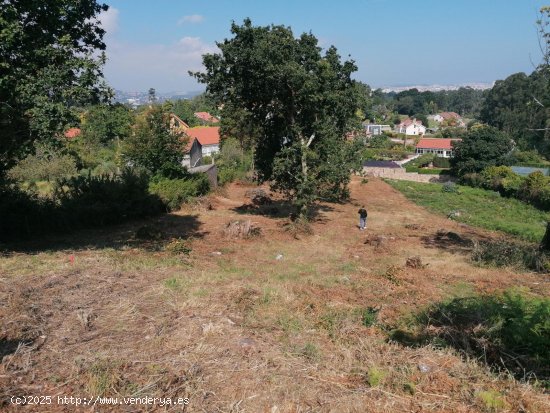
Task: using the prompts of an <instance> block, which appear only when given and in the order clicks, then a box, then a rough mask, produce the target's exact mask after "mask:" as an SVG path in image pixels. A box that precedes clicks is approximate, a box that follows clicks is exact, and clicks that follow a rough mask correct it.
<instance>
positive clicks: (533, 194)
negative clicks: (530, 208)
mask: <svg viewBox="0 0 550 413" xmlns="http://www.w3.org/2000/svg"><path fill="white" fill-rule="evenodd" d="M549 186H550V178H548V177H546V176H544V175H543V174H542V172H540V171H536V172H533V173H530V174H529V175H528V176H527V178H525V179H524V180H523V182H522V183H521V185H520V187H519V189H518V197H519V198H520V199H522V200H524V201H527V202H529V203H531V204H533V205H535V206H537V207H539V208H543V209H550V203H547V202H545V201H546V199H547V198H548V193H549V189H548V187H549Z"/></svg>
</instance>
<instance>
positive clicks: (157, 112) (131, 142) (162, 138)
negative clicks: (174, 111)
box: [123, 105, 187, 178]
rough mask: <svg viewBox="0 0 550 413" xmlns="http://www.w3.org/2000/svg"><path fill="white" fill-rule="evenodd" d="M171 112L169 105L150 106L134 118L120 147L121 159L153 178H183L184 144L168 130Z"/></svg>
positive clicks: (175, 133)
mask: <svg viewBox="0 0 550 413" xmlns="http://www.w3.org/2000/svg"><path fill="white" fill-rule="evenodd" d="M170 109H171V107H170V105H166V106H161V105H152V107H150V108H148V109H146V110H145V111H144V112H143V113H141V114H140V115H139V116H137V118H136V123H135V125H134V127H133V130H132V133H131V134H130V136H129V137H128V138H126V140H125V142H124V144H123V157H124V158H125V159H126V160H127V161H129V162H131V163H132V164H133V165H135V166H138V167H142V168H145V169H147V170H148V171H149V172H150V173H152V174H154V175H157V176H164V177H166V178H180V177H183V176H185V173H184V169H183V167H182V166H181V161H182V160H183V154H184V148H185V145H186V143H187V141H186V139H185V137H184V135H183V134H181V133H178V132H176V131H173V130H171V128H170Z"/></svg>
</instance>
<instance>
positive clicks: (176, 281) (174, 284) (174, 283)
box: [164, 277, 186, 292]
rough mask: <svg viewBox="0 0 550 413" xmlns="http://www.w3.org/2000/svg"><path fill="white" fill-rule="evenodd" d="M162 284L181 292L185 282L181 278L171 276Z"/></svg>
mask: <svg viewBox="0 0 550 413" xmlns="http://www.w3.org/2000/svg"><path fill="white" fill-rule="evenodd" d="M164 286H165V287H166V288H168V289H169V290H172V291H175V292H181V291H183V289H184V288H185V286H186V283H185V282H184V281H183V280H182V279H181V278H177V277H171V278H168V279H166V280H164Z"/></svg>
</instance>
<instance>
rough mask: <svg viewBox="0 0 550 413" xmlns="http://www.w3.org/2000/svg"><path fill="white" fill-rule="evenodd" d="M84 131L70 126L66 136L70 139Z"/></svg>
mask: <svg viewBox="0 0 550 413" xmlns="http://www.w3.org/2000/svg"><path fill="white" fill-rule="evenodd" d="M81 133H82V131H81V130H80V129H79V128H70V129H67V130H66V131H65V134H64V135H65V138H67V139H68V140H71V139H75V138H78V137H79V136H80V134H81Z"/></svg>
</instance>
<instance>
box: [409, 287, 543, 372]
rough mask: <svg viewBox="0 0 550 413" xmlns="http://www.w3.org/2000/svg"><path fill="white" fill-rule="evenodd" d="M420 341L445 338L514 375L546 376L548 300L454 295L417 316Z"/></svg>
mask: <svg viewBox="0 0 550 413" xmlns="http://www.w3.org/2000/svg"><path fill="white" fill-rule="evenodd" d="M416 323H417V326H418V329H417V330H416V332H415V335H416V337H417V339H419V341H420V342H437V341H438V340H441V339H443V341H444V342H445V343H446V344H447V345H450V346H453V347H456V348H458V349H459V350H461V351H463V352H464V353H465V354H467V355H473V356H478V357H482V358H483V359H484V360H486V361H487V362H488V363H489V364H491V365H493V366H495V367H497V368H501V367H505V368H506V369H508V371H510V372H512V373H514V374H515V375H516V377H518V378H521V379H525V378H529V377H533V376H532V374H534V377H535V378H536V379H538V380H540V381H542V382H544V381H546V382H547V383H548V380H550V369H549V366H550V299H548V298H536V297H531V296H529V295H527V294H525V293H522V292H520V291H513V290H509V291H505V292H504V293H502V294H494V295H482V296H474V297H467V298H454V299H451V300H448V301H445V302H442V303H438V304H435V305H433V306H431V307H430V308H428V309H427V310H426V311H425V312H424V313H422V314H420V315H419V316H418V317H417V319H416Z"/></svg>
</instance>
